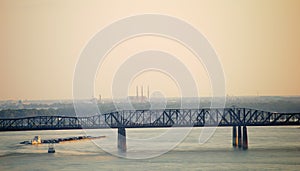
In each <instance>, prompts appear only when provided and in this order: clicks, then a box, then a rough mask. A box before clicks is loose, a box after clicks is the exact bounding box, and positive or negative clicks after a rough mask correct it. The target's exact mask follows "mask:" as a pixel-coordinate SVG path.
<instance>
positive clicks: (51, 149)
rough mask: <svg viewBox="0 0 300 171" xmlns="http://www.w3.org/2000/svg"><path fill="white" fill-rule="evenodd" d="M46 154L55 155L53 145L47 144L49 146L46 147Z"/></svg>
mask: <svg viewBox="0 0 300 171" xmlns="http://www.w3.org/2000/svg"><path fill="white" fill-rule="evenodd" d="M48 153H55V149H54V145H53V144H49V146H48Z"/></svg>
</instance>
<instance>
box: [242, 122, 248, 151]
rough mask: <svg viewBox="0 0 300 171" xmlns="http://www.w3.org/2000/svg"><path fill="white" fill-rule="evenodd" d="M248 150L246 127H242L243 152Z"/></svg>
mask: <svg viewBox="0 0 300 171" xmlns="http://www.w3.org/2000/svg"><path fill="white" fill-rule="evenodd" d="M247 149H248V135H247V127H246V126H243V150H247Z"/></svg>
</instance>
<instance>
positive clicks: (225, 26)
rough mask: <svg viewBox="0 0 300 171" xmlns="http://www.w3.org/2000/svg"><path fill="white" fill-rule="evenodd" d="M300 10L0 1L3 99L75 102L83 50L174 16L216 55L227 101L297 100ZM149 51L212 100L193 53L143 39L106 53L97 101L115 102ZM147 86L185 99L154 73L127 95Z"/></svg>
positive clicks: (253, 1) (284, 5)
mask: <svg viewBox="0 0 300 171" xmlns="http://www.w3.org/2000/svg"><path fill="white" fill-rule="evenodd" d="M299 8H300V1H297V0H287V1H283V0H278V1H273V0H265V1H260V0H243V1H238V2H237V1H233V0H229V1H221V0H213V1H197V0H191V1H188V2H185V1H179V0H175V1H158V0H151V1H143V2H140V1H137V0H136V1H129V2H128V1H91V2H85V1H69V0H65V1H50V0H49V1H48V0H46V1H39V0H27V1H11V0H2V1H1V2H0V24H1V28H0V37H1V39H0V80H1V86H0V100H19V99H21V100H25V99H27V100H47V99H72V90H73V87H72V86H73V74H74V70H75V67H76V63H77V60H78V58H79V56H80V53H81V51H82V50H83V48H84V47H85V45H86V43H87V42H88V41H89V40H90V39H91V38H92V37H93V35H95V34H96V33H97V32H98V31H99V30H101V29H102V28H103V27H105V26H107V25H108V24H110V23H113V22H114V21H116V20H119V19H121V18H124V17H128V16H132V15H138V14H144V13H155V14H164V15H169V16H173V17H177V18H179V19H181V20H183V21H186V22H187V23H189V24H191V25H192V26H193V27H195V28H196V29H198V30H199V31H200V32H201V33H202V34H203V35H204V36H205V37H206V38H207V40H208V41H209V42H210V43H211V45H212V46H213V47H214V49H215V51H216V53H217V54H218V56H219V59H220V62H221V64H222V66H223V70H224V75H225V79H226V94H227V95H231V96H299V95H300V77H299V73H300V67H299V64H300V22H299V21H298V20H299V16H300V10H299ZM99 48H101V47H99ZM149 49H156V50H161V51H165V52H169V53H171V54H173V55H174V56H176V57H177V58H178V59H179V60H180V61H181V62H182V63H183V64H184V65H185V66H186V67H187V68H188V69H189V70H190V72H191V73H192V75H193V77H194V79H195V82H196V84H197V88H198V95H197V94H195V96H211V95H212V90H211V85H210V79H209V76H208V73H207V72H206V68H205V66H203V64H202V63H201V62H199V61H197V60H196V58H195V56H194V55H193V54H192V53H191V52H190V51H189V50H188V49H186V48H185V47H183V46H182V45H181V44H179V43H178V42H175V41H173V40H171V39H167V38H162V37H157V36H142V37H136V38H133V39H130V40H127V41H125V42H123V43H121V44H120V45H118V46H117V47H115V48H114V49H113V50H112V51H111V52H110V53H109V54H107V56H106V58H105V60H104V61H103V63H102V65H101V67H100V68H99V71H98V73H97V75H95V89H94V90H95V94H94V97H96V98H98V97H99V95H100V94H101V98H111V96H112V93H111V85H112V83H113V78H114V74H115V72H116V71H117V70H118V68H119V67H120V66H121V65H122V63H123V62H124V61H126V59H128V58H129V57H130V56H132V55H133V54H135V53H137V52H141V51H145V50H149ZM142 85H144V86H146V87H147V86H149V87H150V94H149V96H150V97H151V96H152V95H159V96H162V97H180V96H181V94H180V93H181V91H180V88H179V87H178V85H177V84H176V82H174V80H172V78H170V77H169V76H168V75H166V74H164V73H160V72H157V71H147V72H143V73H140V74H139V75H136V77H134V78H133V79H132V81H131V83H130V85H125V86H127V89H128V96H134V95H135V94H136V86H142ZM120 86H121V85H120ZM144 88H145V87H144ZM153 93H154V94H153ZM145 95H146V96H147V94H145ZM91 98H92V97H91Z"/></svg>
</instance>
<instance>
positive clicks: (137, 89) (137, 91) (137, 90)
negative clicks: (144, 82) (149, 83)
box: [136, 86, 139, 99]
mask: <svg viewBox="0 0 300 171" xmlns="http://www.w3.org/2000/svg"><path fill="white" fill-rule="evenodd" d="M138 98H139V87H138V86H136V99H138Z"/></svg>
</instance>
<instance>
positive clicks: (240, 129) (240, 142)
mask: <svg viewBox="0 0 300 171" xmlns="http://www.w3.org/2000/svg"><path fill="white" fill-rule="evenodd" d="M238 147H239V148H242V128H241V126H238Z"/></svg>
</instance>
